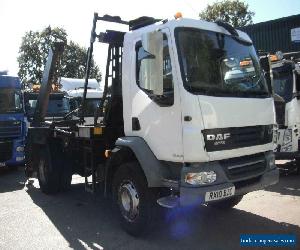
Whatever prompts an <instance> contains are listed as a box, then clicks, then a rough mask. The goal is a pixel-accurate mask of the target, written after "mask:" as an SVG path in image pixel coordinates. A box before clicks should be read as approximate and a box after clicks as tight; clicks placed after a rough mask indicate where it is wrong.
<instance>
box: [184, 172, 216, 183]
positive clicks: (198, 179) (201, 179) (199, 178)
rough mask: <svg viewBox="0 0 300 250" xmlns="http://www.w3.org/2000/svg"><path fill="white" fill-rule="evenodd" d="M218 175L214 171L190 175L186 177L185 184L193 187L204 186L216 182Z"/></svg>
mask: <svg viewBox="0 0 300 250" xmlns="http://www.w3.org/2000/svg"><path fill="white" fill-rule="evenodd" d="M216 179H217V174H216V172H214V171H209V172H199V173H188V174H186V176H185V182H186V183H188V184H191V185H204V184H210V183H213V182H215V181H216Z"/></svg>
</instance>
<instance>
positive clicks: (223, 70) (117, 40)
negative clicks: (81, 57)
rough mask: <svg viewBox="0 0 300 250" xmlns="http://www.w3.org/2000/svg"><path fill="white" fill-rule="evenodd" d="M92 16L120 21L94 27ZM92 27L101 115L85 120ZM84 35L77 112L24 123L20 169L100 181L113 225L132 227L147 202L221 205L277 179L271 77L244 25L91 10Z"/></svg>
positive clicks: (56, 178) (43, 176)
mask: <svg viewBox="0 0 300 250" xmlns="http://www.w3.org/2000/svg"><path fill="white" fill-rule="evenodd" d="M98 21H107V22H115V23H120V24H124V25H128V26H129V31H128V32H126V33H125V32H120V31H112V30H107V31H106V32H103V33H100V34H97V33H96V24H97V22H98ZM96 39H97V40H99V41H100V42H101V43H106V44H108V58H107V65H106V74H105V87H104V92H103V98H102V101H101V102H100V107H99V111H98V115H99V116H102V115H103V120H102V121H101V123H98V122H97V119H95V123H94V124H93V125H92V126H85V125H83V117H84V112H85V110H84V108H85V99H86V91H87V87H88V77H89V70H90V62H91V57H92V52H93V45H94V41H95V40H96ZM90 41H91V43H90V47H89V54H88V61H87V72H86V79H85V93H84V95H83V103H82V116H81V117H80V119H75V120H64V121H61V122H57V121H54V122H53V123H52V124H51V125H50V126H46V125H45V126H39V127H32V128H29V134H30V141H31V145H33V146H34V147H35V148H38V149H39V153H37V154H35V159H34V160H33V161H32V163H28V164H29V165H30V164H31V165H32V168H28V169H29V170H30V169H31V172H29V173H28V171H27V173H28V174H29V175H30V174H32V173H33V172H37V175H38V179H39V183H40V187H41V189H42V191H43V192H45V193H48V194H52V193H56V192H59V191H63V190H65V189H67V188H69V187H70V183H71V176H72V174H80V175H81V176H85V177H86V188H87V189H88V190H90V191H95V189H96V187H97V186H98V185H102V184H103V185H104V193H105V195H109V194H112V197H113V200H114V202H115V204H116V207H117V208H118V213H119V216H120V221H121V225H122V226H123V228H124V229H125V230H126V231H127V232H128V233H130V234H133V235H139V234H140V233H142V232H143V231H145V229H146V228H147V227H148V226H149V224H150V222H151V221H152V220H151V219H152V216H153V211H154V210H153V208H154V205H155V204H157V203H158V204H160V205H161V206H164V207H168V208H172V207H175V206H189V205H195V206H196V205H199V204H210V205H212V206H218V207H223V208H228V207H233V206H234V205H236V204H237V203H238V202H239V201H240V200H241V199H242V196H243V195H244V194H246V193H248V192H251V191H254V190H258V189H262V188H264V187H267V186H269V185H272V184H275V183H277V182H278V178H279V175H278V169H277V168H276V165H275V157H274V153H273V148H274V142H273V129H274V125H275V123H276V122H275V109H274V103H273V98H272V95H271V93H270V88H271V84H270V82H269V81H266V79H265V77H264V74H263V70H262V68H261V66H260V62H259V59H258V57H257V55H256V52H255V49H254V47H253V45H252V42H251V40H250V38H249V37H248V36H247V35H246V34H245V33H243V32H241V31H237V30H235V29H234V28H232V27H231V26H229V25H228V24H225V23H221V22H217V23H209V22H206V21H201V20H192V19H185V18H177V19H174V20H157V19H154V18H150V17H141V18H138V19H136V20H133V21H129V22H127V21H123V20H121V18H120V17H113V16H108V15H105V16H103V17H100V16H98V14H95V15H94V20H93V28H92V32H91V40H90ZM50 59H51V58H50ZM50 61H51V60H50ZM245 61H247V63H246V64H247V65H248V66H249V67H246V68H247V70H244V69H245V68H243V67H244V64H245ZM236 70H239V71H241V72H242V73H241V72H239V77H237V76H236V74H230V72H231V71H236ZM265 73H266V72H265ZM230 75H234V77H230ZM46 76H47V72H45V76H44V79H47V77H46ZM225 76H226V80H225ZM109 83H111V87H108V86H109ZM44 84H49V81H45V82H44ZM96 115H97V114H96ZM96 118H97V117H96ZM90 175H91V176H92V179H91V180H90V179H88V178H87V177H88V176H90ZM90 181H91V182H90Z"/></svg>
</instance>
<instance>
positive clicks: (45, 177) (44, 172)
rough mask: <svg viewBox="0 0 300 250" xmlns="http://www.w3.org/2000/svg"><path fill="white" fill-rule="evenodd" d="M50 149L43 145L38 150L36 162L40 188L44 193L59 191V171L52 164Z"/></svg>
mask: <svg viewBox="0 0 300 250" xmlns="http://www.w3.org/2000/svg"><path fill="white" fill-rule="evenodd" d="M51 158H52V157H51V154H50V150H49V148H48V147H44V148H43V149H41V150H40V159H39V163H38V180H39V184H40V188H41V190H42V191H43V192H44V193H46V194H54V193H57V192H58V191H59V188H60V184H59V181H60V180H59V171H58V168H57V166H55V164H53V161H52V159H51Z"/></svg>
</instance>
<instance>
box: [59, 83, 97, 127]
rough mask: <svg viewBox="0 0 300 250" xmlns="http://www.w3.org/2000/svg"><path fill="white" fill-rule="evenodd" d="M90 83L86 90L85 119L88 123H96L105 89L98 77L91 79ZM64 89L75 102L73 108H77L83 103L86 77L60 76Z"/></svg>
mask: <svg viewBox="0 0 300 250" xmlns="http://www.w3.org/2000/svg"><path fill="white" fill-rule="evenodd" d="M88 82H89V85H88V88H87V92H86V103H85V104H86V107H85V115H84V120H85V123H84V124H86V125H92V124H93V123H94V116H95V111H96V109H97V108H98V107H99V105H100V101H101V99H102V95H103V89H101V86H100V84H99V82H98V81H97V80H96V79H89V80H88ZM60 85H61V88H62V90H64V91H66V93H67V94H68V96H70V97H71V98H72V101H71V103H72V104H74V105H73V107H72V109H76V108H78V107H79V106H80V105H81V102H82V98H83V93H84V79H75V78H66V77H61V78H60Z"/></svg>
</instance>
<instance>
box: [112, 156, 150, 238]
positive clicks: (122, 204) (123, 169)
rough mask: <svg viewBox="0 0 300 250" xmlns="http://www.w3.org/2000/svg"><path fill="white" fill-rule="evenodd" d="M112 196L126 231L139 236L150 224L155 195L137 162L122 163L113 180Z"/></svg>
mask: <svg viewBox="0 0 300 250" xmlns="http://www.w3.org/2000/svg"><path fill="white" fill-rule="evenodd" d="M113 197H114V202H115V204H116V207H117V210H118V213H119V217H120V222H121V225H122V227H123V228H124V230H125V231H126V232H128V233H129V234H131V235H133V236H139V235H141V234H142V233H144V232H145V231H147V229H149V227H150V224H151V219H152V217H153V210H154V207H155V196H154V194H153V192H152V190H151V189H149V188H148V185H147V181H146V178H145V176H144V174H143V172H142V170H141V169H140V166H139V164H138V163H137V162H130V163H125V164H122V165H121V166H120V167H119V168H118V170H117V171H116V173H115V176H114V180H113Z"/></svg>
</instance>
